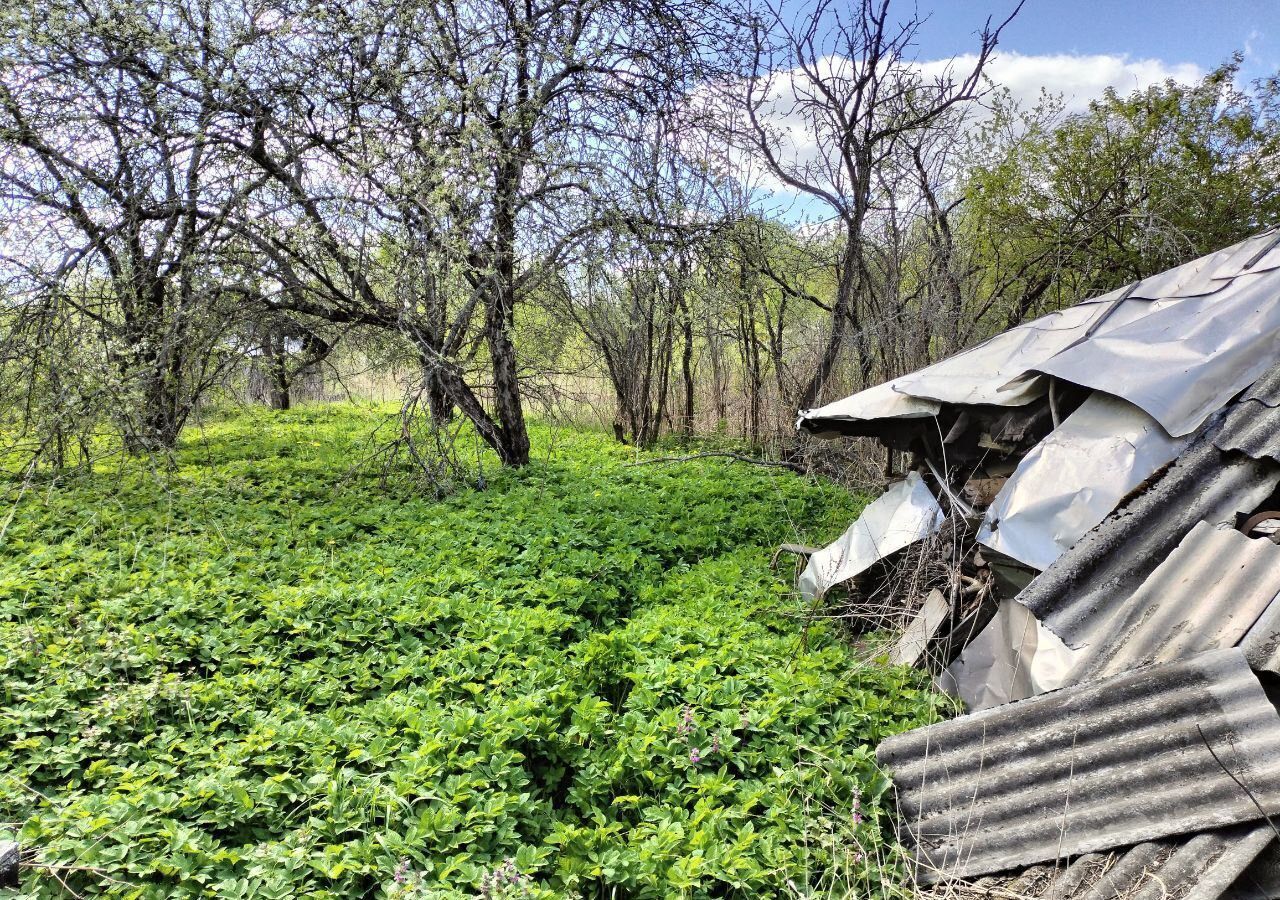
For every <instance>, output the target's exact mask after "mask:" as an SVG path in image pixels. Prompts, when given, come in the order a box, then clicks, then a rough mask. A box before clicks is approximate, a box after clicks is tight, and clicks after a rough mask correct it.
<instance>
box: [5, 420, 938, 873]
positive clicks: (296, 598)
mask: <svg viewBox="0 0 1280 900" xmlns="http://www.w3.org/2000/svg"><path fill="white" fill-rule="evenodd" d="M377 419H378V416H377V414H375V413H373V412H370V411H359V410H356V409H353V408H351V407H323V408H320V407H317V408H308V409H303V410H300V411H295V412H292V413H287V414H279V413H274V414H272V413H268V412H265V411H254V412H247V413H238V414H234V415H228V416H224V417H222V418H221V419H220V420H218V421H214V422H210V423H206V425H205V426H203V427H202V428H200V429H193V430H191V431H189V432H188V434H187V435H186V438H185V441H184V444H183V447H182V448H181V450H180V452H179V453H178V455H177V459H176V466H175V468H173V469H172V470H169V471H163V472H157V471H155V470H154V469H148V468H146V467H143V466H133V467H127V468H125V469H123V470H118V471H117V470H112V471H102V472H99V473H97V474H96V475H95V476H93V477H92V478H83V479H81V480H79V481H74V482H69V483H64V484H61V485H58V486H56V487H52V488H51V487H49V486H43V487H37V488H36V489H33V490H31V491H29V492H28V493H27V494H26V496H25V497H24V499H23V500H22V502H21V504H20V505H19V507H18V508H17V511H16V514H15V516H14V518H13V521H12V523H11V524H10V525H9V527H8V530H7V532H6V534H5V536H4V539H3V543H0V692H3V711H2V712H0V836H2V834H3V830H4V829H5V828H11V829H13V830H17V831H19V833H20V837H21V840H22V842H23V844H24V846H25V847H27V848H29V849H30V850H35V851H38V853H39V864H40V865H39V866H38V867H37V868H34V869H32V870H29V871H27V872H26V873H25V876H24V877H25V886H24V888H23V893H24V894H27V895H30V896H40V897H55V896H71V895H72V892H74V893H79V894H82V895H86V896H88V895H94V896H97V895H101V894H103V893H108V894H118V895H120V896H145V897H157V898H159V897H180V896H214V895H216V896H219V897H259V898H285V897H300V896H309V897H335V898H336V897H341V898H351V897H401V898H405V897H422V898H426V897H464V896H470V897H476V896H484V897H500V896H511V897H517V896H519V897H526V896H527V897H553V896H554V897H565V896H583V897H601V898H615V897H616V898H623V897H634V898H640V897H645V898H648V897H652V898H665V897H679V896H686V897H773V896H844V895H849V896H880V895H882V894H884V893H886V892H887V891H888V890H889V889H888V887H887V885H888V884H889V883H890V882H891V881H892V871H893V866H892V863H891V861H888V862H886V860H887V858H888V854H886V852H885V851H884V843H885V838H884V829H886V828H887V825H886V823H885V822H884V819H883V815H882V812H881V799H882V797H881V795H882V794H883V792H884V790H885V787H886V782H885V779H884V778H883V776H881V775H880V774H879V773H878V772H877V771H876V770H875V767H874V763H873V756H872V753H871V747H873V746H874V744H875V743H876V742H877V741H878V740H879V739H880V738H882V737H883V736H885V735H886V734H889V733H891V732H896V731H900V730H903V729H905V728H909V727H913V726H915V725H918V724H922V723H923V722H925V721H928V720H929V719H930V718H931V717H932V716H933V715H934V714H935V713H934V700H933V699H932V697H931V696H930V695H929V694H928V693H927V692H926V691H925V690H923V689H922V685H921V683H920V681H919V680H918V679H917V678H916V677H915V676H914V675H912V674H911V673H908V672H905V671H899V670H891V669H887V668H883V667H880V666H864V665H859V664H856V663H855V662H853V660H852V659H851V657H850V655H849V653H848V652H847V651H846V650H845V649H844V648H843V647H842V646H841V645H840V644H839V642H838V641H836V640H835V639H834V638H833V636H832V635H831V634H830V633H829V632H827V631H826V630H824V628H823V627H821V626H816V627H810V628H808V629H807V630H805V629H803V628H802V623H801V622H799V621H798V620H797V619H796V618H795V617H794V616H792V615H789V613H794V612H796V611H797V609H798V605H797V601H796V600H795V599H794V598H792V597H791V596H789V594H788V586H787V584H786V583H785V580H784V579H783V578H782V577H780V576H777V575H774V574H773V573H771V572H770V571H769V569H768V566H767V561H768V556H769V550H770V549H771V548H772V547H773V546H775V545H776V544H777V543H778V542H780V541H783V540H797V539H799V540H803V541H806V542H816V541H822V540H826V539H830V538H832V537H834V536H835V535H836V534H838V533H839V531H840V530H841V529H842V528H843V527H844V526H845V524H847V522H848V520H849V519H850V517H851V516H852V514H853V512H854V506H855V502H854V501H853V500H852V499H851V498H849V497H848V496H847V495H845V494H843V493H842V492H840V491H838V490H836V489H833V488H831V487H827V486H823V485H820V484H814V483H811V482H806V481H805V480H803V479H801V478H798V477H796V476H794V475H792V474H790V473H786V472H780V471H777V470H768V469H761V468H755V467H751V466H746V465H743V464H741V463H734V462H718V461H707V462H699V463H690V464H681V465H650V466H640V467H628V466H626V465H625V463H626V462H627V461H628V460H629V459H631V458H632V456H633V454H631V453H630V452H629V451H626V450H624V449H622V448H618V447H616V446H614V445H612V444H611V443H609V442H608V440H607V439H606V438H604V437H603V436H600V435H590V434H572V433H564V432H559V433H555V434H553V433H552V432H550V431H547V430H539V431H538V432H537V433H536V435H535V439H536V443H537V451H536V455H537V457H538V460H537V461H536V462H535V463H534V464H533V465H530V466H529V467H528V468H527V469H525V470H522V471H520V472H515V473H511V472H499V471H496V470H494V469H493V468H491V467H490V468H489V469H487V471H486V475H487V476H488V482H487V485H486V489H485V490H483V491H477V490H474V489H470V488H468V489H464V490H461V491H459V492H458V493H456V494H454V495H453V496H451V497H449V498H448V499H446V500H443V501H435V500H433V499H431V498H430V497H429V496H425V492H424V491H420V490H418V489H417V488H415V487H414V485H413V482H412V481H411V480H410V479H408V478H407V477H401V476H399V475H396V476H393V477H392V478H391V479H390V480H389V481H387V482H384V481H382V480H380V479H379V478H378V477H377V476H376V474H375V473H373V472H371V471H369V470H368V469H362V468H361V467H360V466H359V461H360V459H361V457H362V456H363V455H364V454H365V453H367V450H368V446H369V443H368V434H369V431H370V429H371V428H372V427H373V425H374V424H375V422H376V421H377ZM552 448H554V450H553V449H552ZM802 633H804V634H805V640H804V642H803V644H802V642H801V635H802ZM3 823H9V825H7V826H6V825H5V824H3ZM882 863H883V865H882Z"/></svg>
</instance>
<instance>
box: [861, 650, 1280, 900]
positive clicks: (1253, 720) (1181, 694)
mask: <svg viewBox="0 0 1280 900" xmlns="http://www.w3.org/2000/svg"><path fill="white" fill-rule="evenodd" d="M1205 741H1208V743H1209V745H1210V746H1212V747H1213V748H1214V749H1215V750H1216V752H1217V753H1218V756H1219V757H1220V758H1222V760H1223V762H1224V764H1226V765H1228V766H1230V767H1232V769H1233V772H1234V774H1235V775H1236V777H1238V778H1240V779H1241V780H1242V781H1243V782H1244V783H1245V784H1247V785H1248V787H1249V790H1250V792H1251V793H1252V796H1253V797H1254V798H1256V800H1257V802H1258V803H1260V804H1261V806H1262V808H1263V809H1264V811H1265V812H1266V813H1267V814H1273V813H1280V714H1277V712H1276V710H1275V708H1274V707H1273V706H1272V705H1271V702H1270V701H1269V700H1268V699H1267V696H1266V694H1265V693H1264V691H1263V689H1262V686H1261V685H1260V684H1259V682H1258V679H1257V677H1256V676H1255V675H1254V674H1253V673H1252V672H1251V671H1250V669H1249V666H1248V663H1247V662H1246V660H1245V657H1244V654H1243V653H1242V652H1241V651H1240V650H1238V649H1231V650H1217V651H1213V652H1210V653H1204V654H1200V655H1198V656H1196V657H1193V658H1191V659H1188V660H1182V661H1179V662H1175V663H1166V664H1158V665H1154V666H1148V667H1145V668H1142V669H1138V670H1136V671H1132V672H1126V673H1124V674H1121V675H1117V676H1114V677H1111V678H1105V679H1101V680H1097V681H1091V682H1089V683H1087V684H1083V685H1078V686H1075V687H1071V688H1064V689H1062V690H1059V691H1054V692H1052V693H1049V694H1044V695H1042V696H1039V697H1034V698H1032V699H1030V700H1024V701H1021V702H1018V703H1011V704H1006V705H1004V706H999V707H995V708H993V709H989V710H984V711H982V712H979V713H974V714H972V715H968V716H962V717H960V718H958V719H953V720H951V721H949V722H942V723H939V724H937V725H932V726H930V727H928V728H921V729H917V730H915V731H911V732H907V733H906V734H902V735H898V736H896V737H893V738H890V739H888V740H886V741H885V742H884V743H882V744H881V745H880V747H879V748H878V749H877V751H876V755H877V757H878V758H879V760H880V762H881V764H882V765H884V766H885V767H887V768H888V769H889V770H890V773H891V775H892V778H893V782H894V786H895V787H896V788H897V792H898V810H899V814H900V818H901V823H902V825H901V827H902V828H903V830H904V834H903V839H904V841H906V842H908V843H909V844H911V845H914V846H915V848H916V852H917V862H918V864H919V869H918V872H917V877H918V878H919V880H920V881H921V882H922V883H930V882H932V881H935V880H937V879H938V878H939V877H942V876H944V875H945V876H952V877H956V876H959V877H965V876H975V875H983V874H989V873H993V872H999V871H1002V870H1005V869H1012V868H1016V867H1019V866H1026V865H1030V864H1032V863H1038V862H1047V861H1050V860H1053V859H1058V858H1062V857H1064V856H1072V855H1076V854H1082V853H1088V852H1092V851H1096V850H1106V849H1110V848H1112V847H1119V846H1126V845H1130V844H1136V843H1140V842H1143V841H1150V840H1154V839H1157V838H1163V837H1168V836H1171V835H1177V834H1185V833H1189V832H1194V831H1201V830H1204V829H1208V828H1217V827H1221V826H1224V825H1233V824H1237V823H1240V822H1246V821H1249V820H1251V819H1256V818H1257V817H1258V811H1257V808H1256V807H1255V806H1254V805H1253V800H1251V799H1250V796H1249V795H1248V794H1246V793H1245V792H1244V791H1242V790H1241V789H1240V787H1239V785H1238V784H1237V783H1236V782H1235V780H1234V779H1233V778H1232V777H1231V776H1230V775H1228V774H1227V773H1226V772H1224V771H1223V770H1222V768H1221V767H1220V766H1219V764H1218V762H1217V761H1216V760H1215V759H1214V756H1213V755H1212V754H1211V753H1210V751H1209V749H1208V748H1207V747H1206V746H1205Z"/></svg>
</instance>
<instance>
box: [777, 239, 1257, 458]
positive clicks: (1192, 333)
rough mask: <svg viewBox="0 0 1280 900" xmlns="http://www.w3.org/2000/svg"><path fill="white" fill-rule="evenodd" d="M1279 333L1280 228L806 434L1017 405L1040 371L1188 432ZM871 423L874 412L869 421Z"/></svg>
mask: <svg viewBox="0 0 1280 900" xmlns="http://www.w3.org/2000/svg"><path fill="white" fill-rule="evenodd" d="M1277 335H1280V231H1277V230H1275V229H1272V230H1268V231H1266V232H1264V233H1262V234H1260V235H1257V236H1256V237H1253V238H1250V239H1248V240H1246V241H1242V242H1241V243H1239V244H1236V245H1234V246H1232V247H1228V248H1227V249H1225V250H1221V251H1218V252H1217V253H1211V254H1209V255H1208V256H1204V257H1201V258H1200V259H1197V260H1193V261H1192V262H1189V263H1186V264H1185V265H1182V266H1178V267H1177V268H1174V269H1170V270H1169V271H1167V272H1163V273H1161V274H1159V275H1154V276H1152V277H1150V278H1145V279H1143V280H1141V281H1138V282H1136V283H1134V284H1131V285H1129V286H1128V287H1126V288H1121V289H1118V290H1115V291H1112V292H1111V293H1109V294H1105V295H1103V296H1101V297H1097V298H1094V299H1092V300H1086V301H1084V302H1081V303H1078V304H1077V305H1075V306H1073V307H1070V308H1068V309H1064V310H1062V311H1060V312H1055V313H1050V314H1049V315H1047V316H1042V317H1041V318H1039V319H1036V320H1034V321H1031V322H1027V323H1024V324H1022V325H1019V326H1017V327H1016V328H1011V329H1009V330H1008V331H1005V332H1003V333H1001V334H998V335H996V336H995V337H992V338H990V339H988V340H986V341H984V342H983V343H981V344H979V345H977V346H976V347H973V348H971V349H969V350H966V351H964V352H962V353H958V354H956V355H955V356H952V357H949V358H948V359H945V360H943V361H941V362H939V363H936V364H934V365H931V366H928V367H926V368H924V369H921V370H919V371H917V372H913V373H911V374H909V375H904V376H902V377H900V378H896V379H894V380H892V381H889V382H887V383H885V384H882V385H878V386H876V387H873V388H870V389H868V390H865V391H862V392H861V393H858V394H854V395H853V396H851V397H846V398H845V399H843V400H838V401H836V402H834V403H830V404H827V405H826V406H823V407H819V408H817V409H810V410H803V411H801V413H800V418H799V422H798V425H799V427H801V428H804V429H806V430H809V431H812V432H814V433H816V434H820V435H827V436H834V435H840V434H864V435H865V434H871V435H875V434H878V433H880V432H881V431H882V430H884V429H885V428H886V427H887V426H889V425H892V424H894V420H897V424H901V423H902V422H903V421H904V420H911V419H924V418H929V417H933V416H935V415H938V414H939V413H940V412H942V411H943V409H944V407H946V406H948V405H951V406H966V407H1019V406H1026V405H1028V404H1030V403H1032V402H1033V401H1034V400H1037V399H1039V398H1042V397H1045V396H1046V395H1047V394H1048V392H1049V378H1048V377H1046V376H1052V377H1054V378H1057V379H1061V380H1062V381H1065V382H1069V383H1071V384H1074V385H1078V386H1081V387H1086V388H1092V389H1094V390H1100V391H1105V392H1106V393H1109V394H1111V395H1113V396H1116V397H1120V398H1123V399H1124V400H1127V401H1128V402H1129V403H1132V404H1133V405H1134V406H1137V407H1138V408H1139V409H1142V410H1143V411H1144V412H1146V413H1147V415H1149V416H1151V417H1152V418H1153V419H1155V420H1156V421H1157V422H1159V423H1160V425H1161V426H1162V427H1163V428H1164V429H1165V431H1166V432H1168V434H1169V435H1170V436H1173V437H1179V436H1182V435H1187V434H1190V433H1191V432H1193V431H1195V430H1196V429H1197V428H1199V427H1200V426H1201V425H1202V424H1203V423H1204V421H1205V420H1206V419H1207V418H1208V417H1209V416H1210V415H1212V414H1213V413H1214V412H1215V411H1216V410H1218V409H1219V408H1221V407H1222V405H1223V404H1224V403H1225V402H1226V401H1227V400H1229V399H1230V398H1231V397H1233V396H1235V395H1236V394H1238V393H1239V392H1240V391H1241V390H1242V389H1244V388H1245V387H1247V386H1248V385H1249V384H1251V383H1252V382H1253V381H1254V380H1256V379H1257V378H1258V377H1259V376H1260V375H1261V374H1262V373H1263V372H1265V371H1266V370H1267V369H1269V368H1270V367H1271V365H1272V361H1273V359H1274V356H1275V350H1276V339H1277ZM877 423H879V424H877Z"/></svg>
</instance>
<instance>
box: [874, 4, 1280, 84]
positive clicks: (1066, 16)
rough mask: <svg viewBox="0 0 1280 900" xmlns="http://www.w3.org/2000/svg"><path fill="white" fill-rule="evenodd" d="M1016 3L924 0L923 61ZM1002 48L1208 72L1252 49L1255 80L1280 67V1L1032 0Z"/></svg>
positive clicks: (970, 39) (962, 46)
mask: <svg viewBox="0 0 1280 900" xmlns="http://www.w3.org/2000/svg"><path fill="white" fill-rule="evenodd" d="M899 5H901V6H902V7H903V8H910V6H909V4H908V3H900V4H899ZM1014 6H1015V3H1014V2H1009V0H1002V2H992V0H932V2H930V0H919V2H918V4H917V8H918V9H919V11H920V13H921V14H928V15H929V16H930V18H929V22H928V24H927V25H925V27H924V28H922V29H921V34H920V46H919V51H920V56H921V58H923V59H933V58H938V57H945V56H952V55H954V54H956V53H963V52H965V51H967V50H969V49H972V47H973V44H974V32H975V31H977V29H978V28H980V27H981V25H982V23H983V21H984V20H985V19H986V17H987V16H988V15H990V16H991V17H992V18H993V19H1003V18H1004V17H1005V16H1007V15H1008V14H1009V12H1010V10H1012V9H1013V8H1014ZM892 8H893V7H892V6H891V7H890V9H892ZM1001 45H1002V47H1004V48H1005V49H1006V50H1012V51H1016V52H1018V53H1022V54H1028V55H1033V54H1058V53H1069V54H1076V55H1093V54H1116V55H1127V56H1129V57H1130V58H1133V59H1159V60H1162V61H1163V62H1165V63H1168V64H1171V65H1172V64H1176V63H1195V64H1196V65H1198V66H1199V67H1200V68H1202V69H1211V68H1213V67H1214V66H1216V65H1217V64H1218V63H1220V62H1222V61H1223V60H1225V59H1226V58H1227V56H1228V55H1230V54H1231V53H1232V51H1235V50H1246V49H1247V50H1248V51H1249V54H1248V56H1247V58H1246V61H1245V72H1244V74H1245V75H1246V76H1247V77H1249V78H1253V77H1256V76H1258V75H1264V74H1270V73H1271V72H1274V71H1276V69H1277V68H1280V0H1148V2H1142V0H1111V2H1108V0H1027V3H1026V5H1025V6H1023V8H1022V12H1021V13H1019V15H1018V17H1017V18H1015V19H1014V20H1013V22H1012V23H1011V24H1010V25H1009V27H1008V29H1007V30H1006V31H1005V34H1004V38H1003V40H1002V41H1001Z"/></svg>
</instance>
